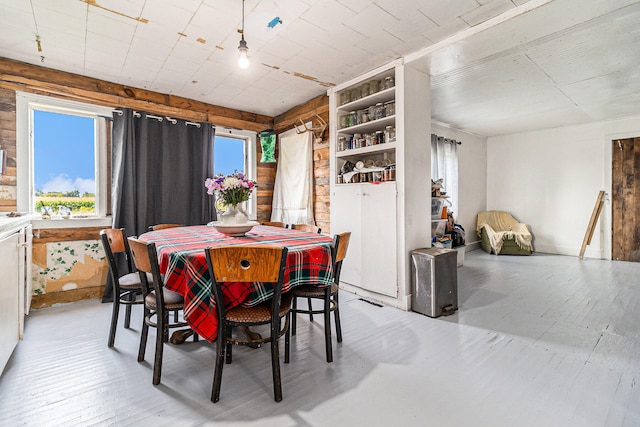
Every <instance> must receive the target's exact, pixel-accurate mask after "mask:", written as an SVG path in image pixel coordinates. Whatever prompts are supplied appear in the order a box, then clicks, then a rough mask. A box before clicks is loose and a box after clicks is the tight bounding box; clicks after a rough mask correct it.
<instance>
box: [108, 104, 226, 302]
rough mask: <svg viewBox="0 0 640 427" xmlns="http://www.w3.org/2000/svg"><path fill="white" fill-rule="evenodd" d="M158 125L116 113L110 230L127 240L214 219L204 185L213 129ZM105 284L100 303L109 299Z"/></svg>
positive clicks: (127, 112) (208, 171) (209, 171)
mask: <svg viewBox="0 0 640 427" xmlns="http://www.w3.org/2000/svg"><path fill="white" fill-rule="evenodd" d="M173 121H174V120H167V119H166V118H164V119H163V120H162V121H160V120H158V119H155V118H149V117H147V114H146V113H144V112H140V113H135V114H134V112H133V110H131V109H126V108H125V109H123V110H122V113H118V112H116V113H114V115H113V130H112V143H111V165H112V166H111V169H112V176H111V182H112V191H111V200H112V212H113V227H114V228H124V229H125V230H126V234H127V235H128V236H137V235H140V234H142V233H144V232H146V231H147V228H148V227H149V226H150V225H154V224H159V223H177V224H185V225H198V224H206V223H207V222H209V221H213V220H215V219H216V218H215V208H214V201H213V197H211V196H209V195H207V193H206V189H205V187H204V181H205V179H206V178H207V177H212V176H213V137H214V130H213V129H214V128H213V126H212V125H211V124H210V123H199V124H198V125H199V126H194V125H192V124H187V123H186V122H185V121H184V120H177V121H176V122H175V123H173ZM111 292H112V285H111V283H109V281H108V282H107V288H106V290H105V294H104V297H103V300H105V299H111Z"/></svg>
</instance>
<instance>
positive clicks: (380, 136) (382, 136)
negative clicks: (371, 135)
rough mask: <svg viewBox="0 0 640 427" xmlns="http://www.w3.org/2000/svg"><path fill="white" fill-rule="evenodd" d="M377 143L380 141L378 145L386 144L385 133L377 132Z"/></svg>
mask: <svg viewBox="0 0 640 427" xmlns="http://www.w3.org/2000/svg"><path fill="white" fill-rule="evenodd" d="M376 141H378V144H382V143H384V132H382V131H381V130H377V131H376Z"/></svg>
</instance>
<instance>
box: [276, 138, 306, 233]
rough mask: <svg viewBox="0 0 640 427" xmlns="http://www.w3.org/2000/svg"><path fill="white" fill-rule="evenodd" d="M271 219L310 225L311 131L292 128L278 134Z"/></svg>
mask: <svg viewBox="0 0 640 427" xmlns="http://www.w3.org/2000/svg"><path fill="white" fill-rule="evenodd" d="M279 144H280V148H279V155H278V169H277V172H276V182H275V184H274V187H273V205H272V210H271V221H280V222H284V223H285V224H314V220H313V145H312V133H311V132H304V133H301V134H298V133H296V131H295V129H293V130H291V131H288V132H285V133H283V134H281V135H280V137H279Z"/></svg>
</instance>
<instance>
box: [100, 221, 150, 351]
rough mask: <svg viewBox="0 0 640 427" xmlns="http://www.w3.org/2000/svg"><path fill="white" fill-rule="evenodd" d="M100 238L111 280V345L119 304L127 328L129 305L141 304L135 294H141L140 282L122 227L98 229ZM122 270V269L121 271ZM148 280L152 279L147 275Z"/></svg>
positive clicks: (129, 318)
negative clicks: (122, 310)
mask: <svg viewBox="0 0 640 427" xmlns="http://www.w3.org/2000/svg"><path fill="white" fill-rule="evenodd" d="M100 240H101V241H102V247H103V248H104V253H105V255H106V258H107V261H108V262H109V273H110V274H111V279H112V281H113V310H112V313H111V326H110V328H109V340H108V342H107V346H108V347H113V344H114V342H115V339H116V328H117V326H118V316H119V314H120V305H121V304H123V305H125V307H126V312H125V317H124V327H125V328H127V329H129V326H130V324H131V306H132V305H134V304H142V300H140V299H137V296H138V295H140V294H142V283H140V276H139V274H138V272H136V271H134V270H133V266H132V264H131V251H130V249H129V244H128V242H127V239H126V237H125V232H124V228H108V229H105V230H100ZM116 257H118V258H124V259H122V260H121V261H122V263H121V264H120V265H121V266H122V265H124V266H125V267H124V269H121V268H119V267H118V264H119V263H118V259H117V258H116ZM121 270H123V271H121ZM149 280H152V279H151V278H150V277H149Z"/></svg>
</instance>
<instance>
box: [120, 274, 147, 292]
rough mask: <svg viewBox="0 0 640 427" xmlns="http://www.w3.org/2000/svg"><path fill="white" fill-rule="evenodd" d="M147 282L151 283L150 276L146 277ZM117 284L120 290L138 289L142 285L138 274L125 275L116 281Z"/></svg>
mask: <svg viewBox="0 0 640 427" xmlns="http://www.w3.org/2000/svg"><path fill="white" fill-rule="evenodd" d="M147 277H148V278H149V280H150V281H151V282H153V278H152V277H151V275H147ZM118 283H119V284H120V287H121V288H122V289H140V288H141V287H142V284H141V283H140V275H139V274H138V272H135V273H129V274H125V275H124V276H121V277H120V278H119V279H118Z"/></svg>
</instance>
